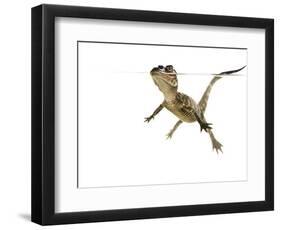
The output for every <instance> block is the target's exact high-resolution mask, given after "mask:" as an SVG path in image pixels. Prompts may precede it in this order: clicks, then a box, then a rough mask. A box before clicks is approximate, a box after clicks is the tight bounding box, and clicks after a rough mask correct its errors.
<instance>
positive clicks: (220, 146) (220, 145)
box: [208, 129, 222, 153]
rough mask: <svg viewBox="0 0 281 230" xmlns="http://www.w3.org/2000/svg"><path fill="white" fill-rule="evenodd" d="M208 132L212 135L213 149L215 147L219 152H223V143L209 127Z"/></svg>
mask: <svg viewBox="0 0 281 230" xmlns="http://www.w3.org/2000/svg"><path fill="white" fill-rule="evenodd" d="M208 133H209V136H210V139H211V141H212V145H213V150H214V149H215V150H216V152H217V153H219V151H221V152H222V149H221V148H222V144H221V143H220V142H219V141H218V140H217V139H216V138H215V136H214V134H213V132H212V130H210V129H208Z"/></svg>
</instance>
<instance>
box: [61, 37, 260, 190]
mask: <svg viewBox="0 0 281 230" xmlns="http://www.w3.org/2000/svg"><path fill="white" fill-rule="evenodd" d="M107 53H108V54H110V55H103V54H107ZM97 54H98V55H97ZM120 54H122V59H121V60H120ZM167 54H169V55H167ZM210 57H212V58H210ZM79 63H80V64H79V187H80V188H81V187H82V188H83V187H102V186H122V185H123V186H124V185H126V186H128V185H148V184H174V183H202V182H225V181H241V180H247V144H246V142H247V88H246V87H247V69H245V70H244V71H241V73H240V74H241V76H227V77H224V78H223V79H221V80H220V81H219V82H217V84H216V85H215V86H214V87H213V90H212V92H211V95H210V99H209V102H208V107H207V110H206V114H205V116H206V119H207V121H208V122H210V123H213V132H214V134H215V136H216V138H217V139H218V140H219V141H220V142H221V143H222V144H223V145H224V147H223V151H224V154H223V155H222V154H219V155H218V154H217V153H216V152H215V151H213V150H212V144H211V141H210V138H209V135H208V134H207V133H205V132H202V133H200V131H199V130H200V127H199V125H198V124H196V123H192V124H190V123H184V124H183V125H181V127H179V128H178V129H177V131H176V132H175V135H174V136H173V138H172V139H171V140H166V136H165V135H166V134H167V133H168V132H169V130H170V129H172V127H173V126H174V125H175V123H176V122H177V120H178V119H177V117H175V116H174V115H173V114H171V113H170V112H169V111H168V110H166V109H163V111H161V112H160V113H159V114H158V115H157V116H156V117H155V119H154V120H152V121H151V122H150V123H149V124H147V123H145V122H144V117H147V116H150V115H151V114H152V112H153V111H154V110H155V109H156V108H157V107H158V106H159V104H160V103H162V101H163V95H162V93H161V92H160V91H159V90H158V88H157V87H156V86H155V84H154V83H153V81H152V78H151V76H150V74H149V71H150V70H151V69H152V67H154V66H157V63H158V64H164V65H165V64H169V63H170V64H174V68H176V70H177V71H178V72H184V71H188V72H207V73H213V72H222V71H224V70H225V69H235V68H236V69H237V68H240V67H242V66H245V65H247V50H237V49H216V48H194V47H167V46H156V47H155V46H149V45H120V44H119V45H118V44H96V43H83V42H82V43H79ZM141 71H145V72H146V73H143V74H137V73H135V72H141ZM212 77H213V76H211V75H205V76H204V75H199V76H198V75H196V76H178V81H179V91H180V92H184V93H185V94H187V95H189V96H191V97H192V98H194V99H195V100H196V101H199V100H200V98H201V96H202V95H203V92H204V91H205V89H206V87H207V85H208V84H209V82H210V81H211V79H212ZM69 78H70V77H69V76H68V81H69ZM254 78H255V79H256V78H257V75H256V74H255V75H254ZM61 85H63V86H65V84H61ZM259 94H260V92H259ZM226 98H227V100H225V99H226ZM228 125H229V127H228V128H225V127H226V126H228ZM97 175H99V176H97Z"/></svg>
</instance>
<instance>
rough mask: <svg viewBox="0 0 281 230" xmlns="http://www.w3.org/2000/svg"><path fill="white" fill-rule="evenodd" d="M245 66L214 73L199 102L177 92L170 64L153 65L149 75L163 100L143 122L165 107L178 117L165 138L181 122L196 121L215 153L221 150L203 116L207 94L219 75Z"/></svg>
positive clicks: (176, 81) (220, 145) (176, 80)
mask: <svg viewBox="0 0 281 230" xmlns="http://www.w3.org/2000/svg"><path fill="white" fill-rule="evenodd" d="M245 67H246V66H244V67H242V68H240V69H237V70H231V71H226V72H222V73H220V74H217V75H215V76H214V77H213V79H212V80H211V82H210V83H209V85H208V87H207V89H206V90H205V92H204V94H203V96H202V98H201V100H200V101H199V103H196V102H195V101H194V100H193V99H192V98H191V97H189V96H187V95H185V94H183V93H180V92H178V79H177V72H176V70H175V69H174V68H173V66H172V65H167V66H166V67H164V66H162V65H159V66H158V67H154V68H153V69H152V70H151V71H150V75H151V76H152V79H153V81H154V83H155V84H156V86H157V87H158V88H159V90H160V91H161V92H162V93H163V95H164V101H163V102H162V103H161V104H160V105H159V106H158V107H157V109H156V110H155V111H154V112H153V114H152V115H151V116H149V117H146V118H145V122H149V121H150V120H151V119H152V118H154V117H155V116H156V115H157V114H158V113H159V112H160V111H161V110H162V109H163V108H164V107H165V108H166V109H168V110H169V111H170V112H172V113H173V114H174V115H175V116H177V117H178V118H179V120H178V122H177V123H176V124H175V125H174V127H173V128H172V129H171V131H170V132H169V133H168V134H167V138H171V137H172V136H173V133H174V132H175V131H176V129H177V128H178V127H179V125H180V124H181V123H183V122H188V123H191V122H195V121H197V122H198V123H199V125H200V129H201V131H202V130H205V131H206V132H207V133H208V134H209V136H210V139H211V141H212V145H213V150H214V149H215V150H216V152H217V153H218V151H221V152H222V149H221V148H222V144H221V143H220V142H219V141H217V140H216V138H215V136H214V134H213V132H212V127H211V125H212V124H211V123H208V122H207V121H206V119H205V117H204V113H205V110H206V107H207V103H208V99H209V94H210V92H211V89H212V87H213V85H214V84H215V82H216V81H217V80H219V79H220V78H222V76H221V75H227V74H232V73H236V72H238V71H240V70H242V69H244V68H245Z"/></svg>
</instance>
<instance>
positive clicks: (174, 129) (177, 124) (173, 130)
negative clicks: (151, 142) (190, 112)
mask: <svg viewBox="0 0 281 230" xmlns="http://www.w3.org/2000/svg"><path fill="white" fill-rule="evenodd" d="M181 123H182V121H181V120H178V122H177V123H176V124H175V125H174V127H173V128H172V129H171V130H170V132H169V133H168V134H167V139H168V138H172V136H173V134H174V132H175V131H176V129H177V128H178V127H179V126H180V124H181Z"/></svg>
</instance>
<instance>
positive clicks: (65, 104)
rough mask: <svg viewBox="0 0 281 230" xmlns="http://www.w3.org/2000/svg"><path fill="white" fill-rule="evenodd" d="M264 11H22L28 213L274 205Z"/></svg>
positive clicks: (146, 213) (39, 217) (132, 215)
mask: <svg viewBox="0 0 281 230" xmlns="http://www.w3.org/2000/svg"><path fill="white" fill-rule="evenodd" d="M273 24H274V23H273V19H262V18H246V17H230V16H215V15H201V14H183V13H171V12H153V11H138V10H125V9H108V8H93V7H75V6H58V5H40V6H37V7H34V8H33V9H32V221H34V222H36V223H38V224H42V225H51V224H68V223H82V222H97V221H113V220H129V219H142V218H160V217H176V216H192V215H205V214H220V213H235V212H250V211H266V210H273V206H274V205H273V204H274V202H273V192H274V187H273V181H274V179H273V171H274V168H273V166H274V164H273V152H274V110H273V109H274V98H273V97H274V91H273V90H274V53H273V49H274V35H273V31H274V25H273Z"/></svg>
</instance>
